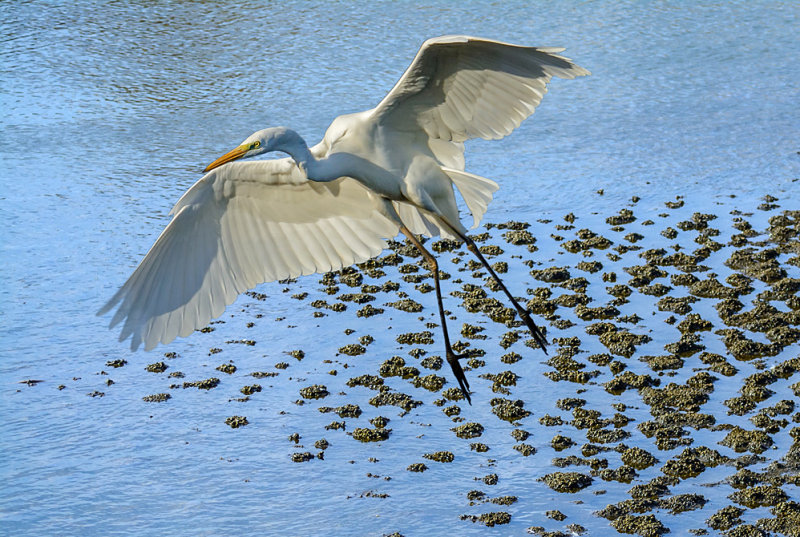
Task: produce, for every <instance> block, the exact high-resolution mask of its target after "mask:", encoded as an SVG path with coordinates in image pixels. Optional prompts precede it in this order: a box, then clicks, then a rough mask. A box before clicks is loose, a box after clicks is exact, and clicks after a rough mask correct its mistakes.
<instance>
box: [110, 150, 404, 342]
mask: <svg viewBox="0 0 800 537" xmlns="http://www.w3.org/2000/svg"><path fill="white" fill-rule="evenodd" d="M170 214H172V215H174V216H173V218H172V221H170V223H169V225H167V227H166V228H165V229H164V231H163V232H162V233H161V235H160V236H159V237H158V239H157V240H156V242H155V244H154V245H153V247H152V248H151V249H150V251H149V252H148V253H147V255H146V256H145V257H144V259H143V260H142V262H141V263H140V264H139V266H138V267H137V269H136V271H135V272H134V273H133V274H132V275H131V277H130V278H129V279H128V281H127V282H125V284H124V285H123V286H122V288H121V289H120V290H119V291H118V292H117V293H116V294H115V295H114V297H113V298H112V299H111V300H110V301H109V302H108V304H106V305H105V306H104V307H103V308H102V309H101V310H100V312H99V313H98V315H102V314H103V313H105V312H107V311H109V310H110V309H112V308H113V307H114V306H115V305H117V304H119V309H118V310H117V312H116V314H115V315H114V318H113V319H112V321H111V326H112V327H113V326H114V325H116V324H118V323H120V322H122V323H123V325H122V333H121V335H120V341H122V340H124V339H125V338H127V337H128V336H131V348H132V349H134V350H135V349H136V348H138V346H139V345H140V343H144V346H145V349H146V350H149V349H151V348H153V347H155V346H156V345H157V344H158V343H159V342H161V343H169V342H170V341H172V340H173V339H175V337H177V336H181V337H185V336H187V335H189V334H190V333H191V332H192V331H194V330H196V329H198V328H201V327H203V326H205V325H206V324H207V323H208V322H209V321H210V320H211V319H212V318H214V317H218V316H219V315H221V314H222V312H223V311H224V310H225V307H226V306H228V305H229V304H231V303H233V302H234V301H235V300H236V297H237V296H238V295H239V294H240V293H242V292H244V291H246V290H247V289H250V288H252V287H255V286H256V285H257V284H259V283H262V282H265V281H272V280H279V279H284V278H290V277H295V276H299V275H302V274H311V273H314V272H326V271H329V270H336V269H339V268H341V267H343V266H348V265H351V264H353V263H359V262H362V261H366V260H367V259H369V258H371V257H374V256H376V255H378V254H379V253H380V252H381V251H382V250H383V249H384V248H385V246H386V243H385V241H384V239H386V238H391V237H394V236H395V235H397V233H398V225H397V224H396V223H394V222H393V221H392V220H390V219H389V218H387V217H386V216H384V215H383V214H382V212H381V210H380V202H379V200H378V199H377V197H376V196H375V195H374V194H372V193H371V192H370V191H368V190H367V189H366V188H364V187H363V186H361V184H360V183H358V182H357V181H355V180H354V179H351V178H347V177H343V178H340V179H337V180H335V181H331V182H328V183H316V182H313V181H309V180H308V179H307V178H306V176H305V174H304V173H303V172H302V171H301V170H300V169H298V168H297V166H296V165H295V163H294V162H293V161H292V160H291V159H281V160H262V161H253V162H236V163H231V164H227V165H225V166H222V167H220V168H217V169H215V170H213V171H211V172H210V173H208V174H207V175H205V176H204V177H203V178H202V179H200V180H199V181H198V182H197V183H195V184H194V185H193V186H192V187H191V188H190V189H189V190H188V191H187V192H186V193H185V194H184V195H183V196H182V197H181V199H180V200H179V201H178V203H177V204H176V205H175V207H173V209H172V211H171V213H170Z"/></svg>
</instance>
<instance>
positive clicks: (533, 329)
mask: <svg viewBox="0 0 800 537" xmlns="http://www.w3.org/2000/svg"><path fill="white" fill-rule="evenodd" d="M519 316H520V318H521V319H522V322H524V323H525V326H527V327H528V330H529V331H530V333H531V335H532V336H533V339H534V341H536V343H537V344H538V345H539V347H541V349H542V350H543V351H544V353H545V354H547V339H546V338H545V337H544V333H542V331H541V330H540V329H539V327H538V326H536V324H534V322H533V319H531V315H530V312H529V311H527V310H520V311H519Z"/></svg>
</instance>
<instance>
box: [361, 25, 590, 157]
mask: <svg viewBox="0 0 800 537" xmlns="http://www.w3.org/2000/svg"><path fill="white" fill-rule="evenodd" d="M562 50H564V49H561V48H549V47H540V48H534V47H520V46H516V45H510V44H508V43H501V42H499V41H491V40H488V39H478V38H474V37H467V36H443V37H437V38H434V39H429V40H427V41H426V42H425V43H424V44H423V45H422V47H421V48H420V50H419V52H418V53H417V55H416V57H415V58H414V61H413V62H412V63H411V65H410V66H409V68H408V69H407V70H406V72H405V73H404V74H403V76H402V77H401V78H400V80H399V81H398V82H397V84H395V86H394V88H392V91H390V92H389V94H388V95H387V96H386V97H385V98H384V99H383V100H382V101H381V102H380V104H378V106H377V107H376V108H375V109H374V110H373V111H372V117H373V119H374V120H375V121H377V122H379V123H381V124H384V125H390V126H391V127H393V128H396V129H400V130H407V131H414V130H419V129H422V130H423V131H425V133H427V135H428V136H429V137H431V138H436V139H442V140H452V141H454V142H463V141H464V140H468V139H470V138H485V139H497V138H502V137H504V136H507V135H508V134H510V133H511V131H513V130H514V129H515V128H517V127H518V126H519V124H520V123H522V121H523V120H524V119H525V118H527V117H528V116H530V115H531V114H532V113H533V111H534V109H535V108H536V106H538V104H539V102H541V100H542V97H543V96H544V94H545V93H546V92H547V87H546V86H547V83H548V82H549V81H550V79H551V78H552V77H554V76H556V77H559V78H575V77H576V76H582V75H588V74H589V71H587V70H586V69H584V68H582V67H579V66H577V65H575V64H574V63H572V62H571V61H570V60H569V59H568V58H565V57H563V56H560V55H558V54H557V53H558V52H561V51H562Z"/></svg>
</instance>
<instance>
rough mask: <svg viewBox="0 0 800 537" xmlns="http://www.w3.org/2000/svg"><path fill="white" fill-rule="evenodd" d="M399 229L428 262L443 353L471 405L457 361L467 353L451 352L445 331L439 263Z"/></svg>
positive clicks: (412, 235)
mask: <svg viewBox="0 0 800 537" xmlns="http://www.w3.org/2000/svg"><path fill="white" fill-rule="evenodd" d="M400 231H401V232H402V233H403V235H405V236H406V237H408V240H410V241H411V243H412V244H413V245H414V246H416V247H417V250H419V251H420V253H421V254H422V256H423V257H424V258H425V259H426V260H427V261H428V263H430V266H431V271H432V272H433V282H434V284H435V285H434V286H435V288H436V301H437V302H438V303H439V318H440V319H441V320H442V333H443V334H444V346H445V354H446V357H447V363H448V364H450V368H451V369H452V370H453V375H454V376H455V377H456V380H457V381H458V385H459V387H460V388H461V393H463V394H464V397H466V398H467V402H468V403H469V404H470V405H471V404H472V399H470V396H469V382H467V376H466V375H465V374H464V370H463V369H462V368H461V364H459V363H458V361H459V360H461V359H462V358H467V356H468V355H467V354H456V353H455V352H453V347H451V346H450V336H449V334H448V333H447V321H446V320H445V315H444V304H443V303H442V290H441V288H440V286H439V263H437V262H436V258H435V257H433V254H431V253H430V252H429V251H428V250H426V249H425V247H424V246H422V243H420V242H419V241H418V240H417V238H416V237H415V236H414V234H413V233H411V231H409V230H408V228H407V227H405V226H400Z"/></svg>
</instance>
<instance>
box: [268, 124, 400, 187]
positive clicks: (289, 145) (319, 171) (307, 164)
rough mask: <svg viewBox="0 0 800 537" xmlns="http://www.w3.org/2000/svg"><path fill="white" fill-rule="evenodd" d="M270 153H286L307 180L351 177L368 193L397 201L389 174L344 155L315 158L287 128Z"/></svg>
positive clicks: (334, 153) (323, 180)
mask: <svg viewBox="0 0 800 537" xmlns="http://www.w3.org/2000/svg"><path fill="white" fill-rule="evenodd" d="M281 131H282V132H281V134H280V135H279V136H277V137H276V138H275V140H274V142H273V143H272V144H270V149H269V150H270V151H282V152H284V153H287V154H288V155H289V156H291V157H292V159H293V160H294V161H295V162H296V163H297V165H298V166H299V167H300V168H301V169H303V170H304V171H305V173H306V177H308V178H309V179H310V180H311V181H315V182H322V183H324V182H328V181H335V180H336V179H339V178H340V177H352V178H353V179H355V180H357V181H359V182H360V183H361V184H363V185H364V186H366V187H368V188H370V189H371V190H373V191H375V192H377V193H379V194H382V195H383V196H385V197H388V198H391V199H399V197H400V192H399V181H398V180H397V178H395V177H394V176H393V175H392V174H391V173H390V172H388V171H387V170H385V169H383V168H382V167H380V166H378V165H376V164H374V163H373V162H370V161H369V160H367V159H365V158H363V157H360V156H357V155H354V154H352V153H347V152H333V153H329V154H328V155H327V156H325V158H321V159H318V158H316V157H315V156H314V154H313V153H311V151H310V150H309V148H308V144H306V141H305V140H303V138H302V137H301V136H300V135H299V134H297V133H296V132H295V131H293V130H291V129H285V128H281Z"/></svg>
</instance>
